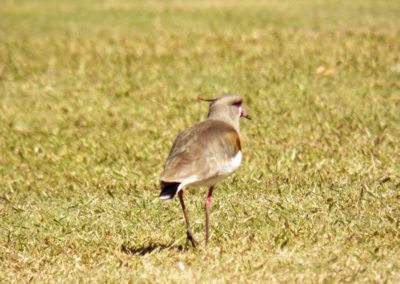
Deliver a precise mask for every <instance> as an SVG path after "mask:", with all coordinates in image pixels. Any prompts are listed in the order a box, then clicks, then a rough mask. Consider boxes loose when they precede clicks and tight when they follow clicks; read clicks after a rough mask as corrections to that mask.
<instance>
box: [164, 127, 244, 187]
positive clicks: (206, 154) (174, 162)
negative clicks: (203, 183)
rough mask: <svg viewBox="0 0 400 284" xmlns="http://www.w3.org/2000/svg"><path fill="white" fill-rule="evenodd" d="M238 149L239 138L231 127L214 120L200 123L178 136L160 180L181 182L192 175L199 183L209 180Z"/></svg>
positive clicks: (239, 147)
mask: <svg viewBox="0 0 400 284" xmlns="http://www.w3.org/2000/svg"><path fill="white" fill-rule="evenodd" d="M240 150H241V146H240V139H239V135H238V133H237V132H236V130H235V129H234V128H233V127H231V126H230V125H228V124H226V123H224V122H222V121H217V120H206V121H203V122H200V123H198V124H196V125H194V126H192V127H190V128H188V129H186V130H185V131H183V132H182V133H181V134H179V135H178V137H177V138H176V140H175V142H174V145H173V146H172V149H171V151H170V153H169V156H168V158H167V161H166V163H165V168H164V172H163V173H162V175H161V178H160V180H161V181H163V182H182V181H183V180H185V179H187V178H190V177H192V176H198V177H199V179H200V180H205V179H208V178H211V177H213V176H215V175H217V174H218V172H219V171H220V168H221V166H222V165H223V164H224V163H225V162H226V161H229V160H230V159H232V158H233V157H235V156H236V154H237V153H238V151H240Z"/></svg>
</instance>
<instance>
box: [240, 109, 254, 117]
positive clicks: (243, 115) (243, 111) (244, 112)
mask: <svg viewBox="0 0 400 284" xmlns="http://www.w3.org/2000/svg"><path fill="white" fill-rule="evenodd" d="M240 117H244V118H247V119H248V120H251V117H250V114H248V113H247V112H246V111H245V110H243V109H242V111H241V113H240Z"/></svg>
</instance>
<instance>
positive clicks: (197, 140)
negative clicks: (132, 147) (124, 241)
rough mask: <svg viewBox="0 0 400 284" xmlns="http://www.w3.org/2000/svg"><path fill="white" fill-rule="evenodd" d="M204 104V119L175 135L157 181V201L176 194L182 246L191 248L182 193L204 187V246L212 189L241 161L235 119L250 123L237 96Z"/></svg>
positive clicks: (194, 242) (237, 121)
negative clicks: (183, 227)
mask: <svg viewBox="0 0 400 284" xmlns="http://www.w3.org/2000/svg"><path fill="white" fill-rule="evenodd" d="M205 101H208V102H210V106H209V111H208V117H207V119H206V120H204V121H202V122H199V123H197V124H195V125H193V126H192V127H189V128H187V129H185V130H184V131H183V132H182V133H180V134H179V135H178V137H177V138H176V140H175V142H174V144H173V146H172V149H171V151H170V153H169V155H168V158H167V161H166V163H165V167H164V171H163V173H162V174H161V177H160V186H161V194H160V198H161V199H163V200H168V199H172V198H173V197H174V196H175V195H176V194H177V193H178V196H179V201H180V203H181V206H182V210H183V215H184V217H185V221H186V234H187V240H186V246H187V245H188V243H189V241H190V243H191V244H192V245H193V247H196V245H197V242H196V240H195V239H194V237H193V234H192V231H191V229H190V223H189V216H188V211H187V209H186V207H185V203H184V201H183V193H184V189H185V188H186V187H188V186H194V187H201V186H207V187H208V194H207V198H206V201H205V211H206V239H205V240H206V245H207V243H208V236H209V222H210V207H211V199H212V193H213V190H214V187H215V185H216V184H217V183H218V182H219V181H221V180H222V179H224V178H226V177H227V176H229V175H230V174H232V173H233V172H234V171H235V170H236V169H237V168H238V167H239V165H240V163H241V160H242V151H241V146H240V138H239V119H240V118H241V117H245V118H247V119H250V116H249V115H248V114H247V113H246V112H245V111H244V110H243V108H242V102H243V99H242V97H241V96H240V95H222V96H220V97H218V98H216V99H211V100H205Z"/></svg>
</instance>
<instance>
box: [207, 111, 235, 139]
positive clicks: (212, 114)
mask: <svg viewBox="0 0 400 284" xmlns="http://www.w3.org/2000/svg"><path fill="white" fill-rule="evenodd" d="M207 119H213V120H219V121H223V122H225V123H226V124H229V125H230V126H232V127H233V128H235V130H236V131H237V133H239V131H240V125H239V115H238V114H237V113H235V109H232V108H230V107H227V106H215V107H212V108H210V110H209V112H208V117H207Z"/></svg>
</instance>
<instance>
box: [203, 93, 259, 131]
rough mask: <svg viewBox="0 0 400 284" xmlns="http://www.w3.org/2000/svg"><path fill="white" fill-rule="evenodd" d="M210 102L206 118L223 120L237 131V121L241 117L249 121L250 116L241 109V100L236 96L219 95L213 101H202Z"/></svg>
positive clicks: (240, 97)
mask: <svg viewBox="0 0 400 284" xmlns="http://www.w3.org/2000/svg"><path fill="white" fill-rule="evenodd" d="M199 99H200V100H202V101H207V102H210V106H209V112H208V118H209V119H218V120H223V121H225V122H227V123H229V124H232V125H233V126H234V127H235V128H236V129H237V130H239V119H240V118H241V117H244V118H247V119H251V118H250V115H249V114H248V113H247V112H246V111H245V110H244V109H243V106H242V104H243V98H242V96H240V95H237V94H226V95H221V96H219V97H218V98H215V99H202V98H199Z"/></svg>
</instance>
